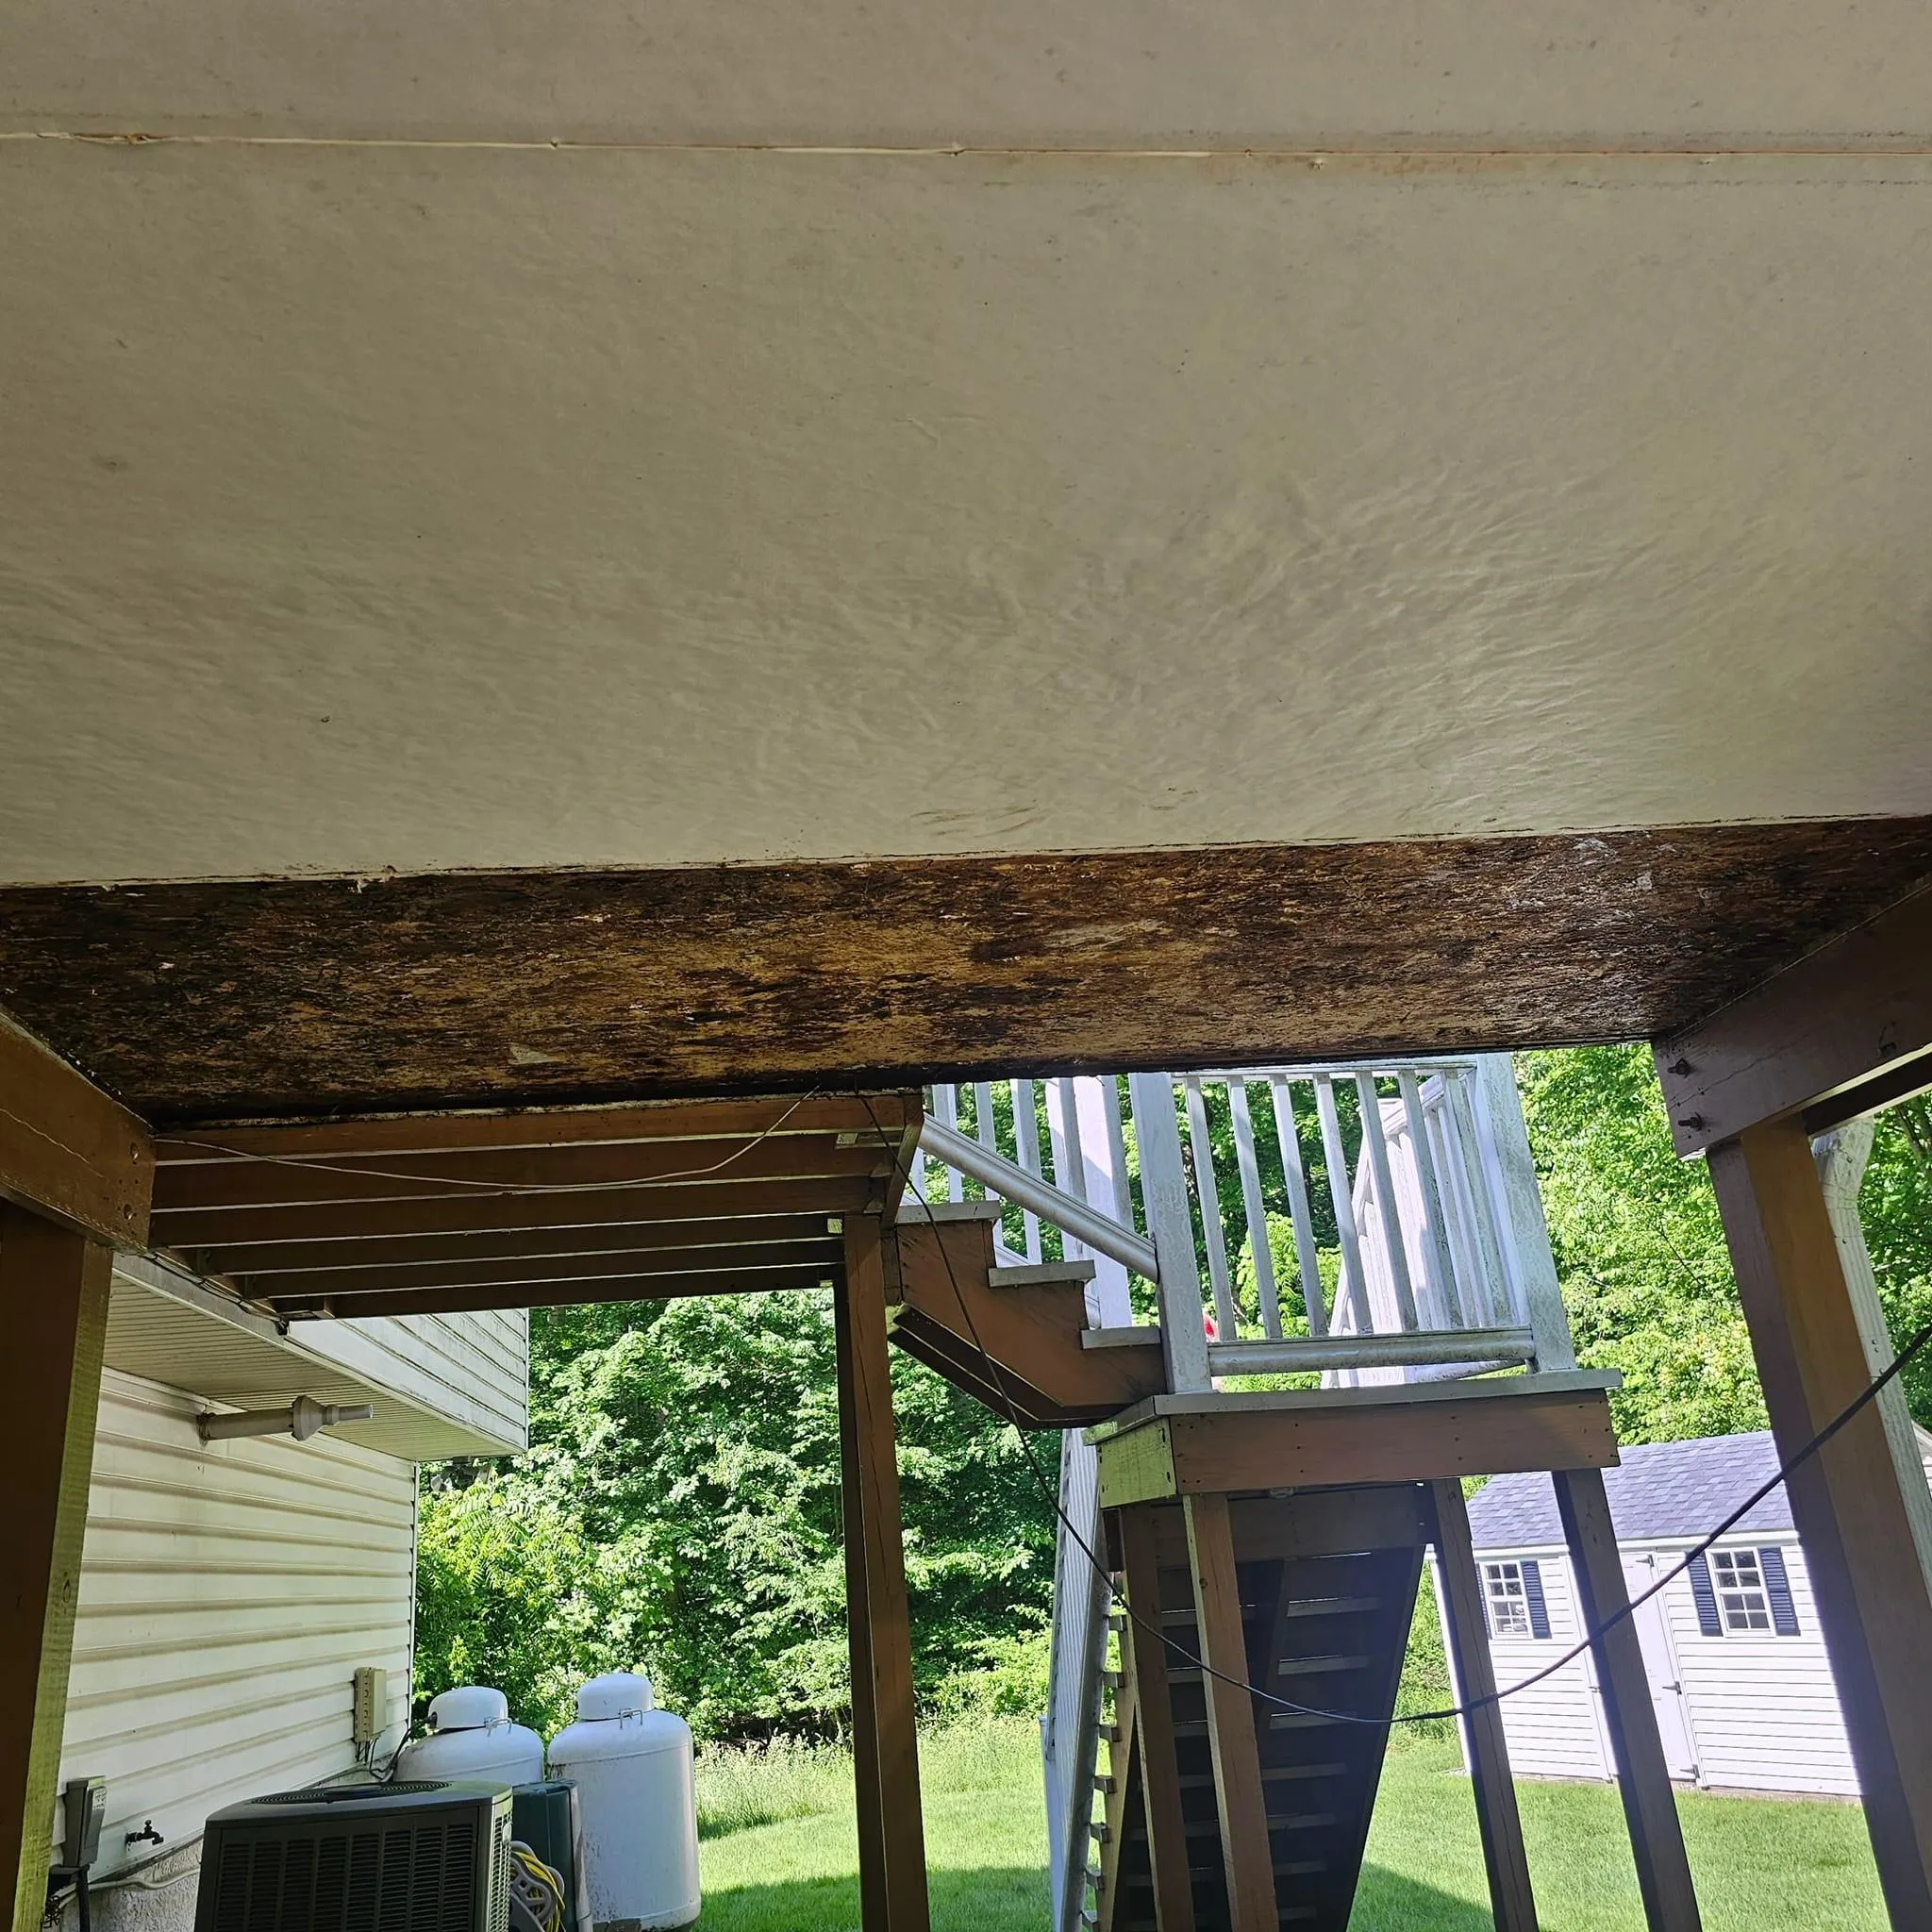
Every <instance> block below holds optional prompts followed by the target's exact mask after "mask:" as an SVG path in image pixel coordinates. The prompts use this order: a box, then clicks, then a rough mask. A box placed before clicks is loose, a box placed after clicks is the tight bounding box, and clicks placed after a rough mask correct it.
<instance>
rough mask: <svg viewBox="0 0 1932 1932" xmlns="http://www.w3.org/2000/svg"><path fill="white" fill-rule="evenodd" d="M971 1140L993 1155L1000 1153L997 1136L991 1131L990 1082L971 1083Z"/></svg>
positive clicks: (977, 1081) (978, 1081) (976, 1081)
mask: <svg viewBox="0 0 1932 1932" xmlns="http://www.w3.org/2000/svg"><path fill="white" fill-rule="evenodd" d="M973 1138H974V1140H975V1141H978V1142H979V1144H980V1145H981V1146H982V1147H985V1148H987V1149H989V1150H990V1151H991V1152H992V1153H994V1154H997V1153H998V1152H999V1151H1000V1141H999V1136H998V1135H997V1134H996V1133H995V1132H994V1131H993V1112H992V1082H991V1080H975V1081H974V1083H973Z"/></svg>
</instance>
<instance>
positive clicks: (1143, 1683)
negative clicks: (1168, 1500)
mask: <svg viewBox="0 0 1932 1932" xmlns="http://www.w3.org/2000/svg"><path fill="white" fill-rule="evenodd" d="M1115 1522H1116V1524H1117V1525H1118V1542H1119V1547H1120V1556H1121V1571H1122V1574H1123V1575H1124V1579H1125V1583H1126V1601H1127V1608H1128V1610H1129V1611H1130V1612H1132V1615H1130V1616H1129V1618H1128V1620H1127V1626H1126V1630H1125V1633H1124V1642H1125V1644H1126V1646H1127V1652H1128V1658H1129V1668H1130V1670H1131V1671H1132V1674H1133V1679H1134V1685H1135V1689H1136V1691H1137V1693H1138V1696H1139V1701H1140V1711H1141V1807H1142V1808H1143V1810H1144V1811H1145V1813H1146V1818H1147V1859H1148V1865H1149V1868H1150V1870H1151V1871H1152V1874H1153V1877H1154V1923H1155V1925H1156V1926H1157V1927H1158V1932H1194V1884H1193V1880H1192V1878H1191V1876H1190V1875H1189V1873H1188V1826H1187V1820H1186V1818H1185V1816H1184V1815H1183V1813H1182V1810H1181V1776H1180V1766H1179V1763H1178V1761H1177V1760H1176V1758H1175V1756H1174V1695H1173V1691H1172V1689H1171V1687H1170V1685H1169V1683H1168V1648H1167V1645H1166V1644H1165V1643H1164V1642H1163V1641H1161V1639H1160V1638H1159V1637H1158V1636H1156V1635H1155V1634H1154V1633H1155V1632H1156V1631H1158V1629H1159V1628H1160V1572H1159V1566H1158V1562H1157V1560H1156V1557H1155V1527H1154V1524H1153V1521H1152V1510H1151V1508H1150V1507H1148V1506H1147V1505H1144V1504H1143V1505H1141V1506H1140V1507H1136V1508H1132V1509H1123V1510H1122V1511H1121V1512H1120V1514H1119V1516H1118V1517H1117V1518H1116V1519H1115ZM1136 1619H1140V1620H1141V1621H1140V1622H1138V1623H1137V1622H1136V1621H1135V1620H1136ZM1143 1624H1145V1625H1147V1626H1151V1627H1145V1628H1143V1627H1142V1625H1143Z"/></svg>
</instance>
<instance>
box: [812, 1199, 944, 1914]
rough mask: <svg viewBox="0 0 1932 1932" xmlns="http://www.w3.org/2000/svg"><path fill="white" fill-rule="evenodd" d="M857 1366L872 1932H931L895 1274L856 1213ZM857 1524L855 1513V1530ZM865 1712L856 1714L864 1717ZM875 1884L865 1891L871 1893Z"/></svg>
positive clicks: (849, 1285) (846, 1306)
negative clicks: (903, 1501) (895, 1358)
mask: <svg viewBox="0 0 1932 1932" xmlns="http://www.w3.org/2000/svg"><path fill="white" fill-rule="evenodd" d="M835 1307H836V1322H837V1324H838V1325H840V1326H841V1327H842V1328H843V1329H844V1331H845V1341H844V1345H845V1348H846V1351H847V1359H848V1360H849V1363H850V1369H849V1382H848V1384H847V1386H846V1389H845V1391H843V1392H845V1393H846V1394H847V1396H848V1409H849V1413H850V1416H851V1424H850V1431H851V1442H852V1458H851V1461H852V1470H853V1474H855V1475H856V1477H857V1483H856V1486H855V1490H854V1491H850V1492H848V1494H852V1495H855V1496H856V1501H857V1505H858V1510H857V1513H858V1528H859V1543H860V1549H861V1553H862V1555H863V1557H864V1565H865V1604H864V1617H865V1640H864V1643H863V1645H862V1646H861V1645H860V1644H858V1643H855V1644H854V1646H853V1653H852V1662H853V1668H854V1672H855V1674H857V1672H858V1670H859V1669H860V1668H861V1666H863V1667H864V1668H865V1669H867V1670H869V1672H870V1674H871V1698H870V1702H871V1715H872V1721H873V1736H872V1738H871V1740H862V1739H861V1740H855V1742H856V1745H857V1749H858V1750H859V1751H863V1752H867V1753H868V1754H869V1755H870V1756H871V1757H872V1758H873V1761H874V1764H875V1766H876V1775H877V1785H876V1791H877V1804H878V1821H879V1832H878V1840H877V1842H878V1846H879V1852H880V1856H881V1857H882V1860H883V1864H884V1872H883V1876H882V1879H881V1881H880V1882H878V1883H877V1884H875V1885H874V1888H872V1890H873V1892H874V1895H876V1896H879V1897H881V1898H882V1900H883V1908H884V1915H883V1918H882V1919H880V1920H879V1921H878V1922H877V1923H876V1924H874V1921H873V1920H870V1919H868V1920H867V1921H866V1924H865V1926H864V1932H928V1927H929V1925H930V1924H931V1907H930V1905H929V1903H928V1897H927V1890H926V1875H925V1825H924V1817H923V1815H922V1812H921V1809H920V1796H919V1735H918V1728H917V1713H916V1709H915V1706H914V1702H913V1689H912V1627H911V1623H910V1609H909V1606H908V1601H907V1595H906V1553H905V1545H904V1538H903V1531H902V1529H901V1525H900V1516H899V1464H898V1450H897V1438H896V1435H895V1433H894V1430H893V1425H892V1367H891V1358H890V1356H889V1354H888V1351H887V1347H886V1298H885V1268H884V1261H883V1255H882V1250H881V1243H880V1228H879V1224H878V1222H877V1220H876V1219H875V1218H874V1217H873V1216H870V1215H860V1216H858V1217H856V1218H855V1219H854V1220H853V1221H852V1223H851V1224H849V1225H848V1226H847V1228H846V1231H845V1279H844V1282H843V1284H842V1286H841V1291H840V1292H839V1295H838V1298H837V1301H836V1304H835ZM850 1528H851V1518H850V1516H849V1515H848V1517H847V1534H848V1536H849V1534H850ZM855 1715H856V1713H855ZM865 1891H866V1888H864V1887H863V1886H861V1895H862V1896H863V1895H864V1894H865Z"/></svg>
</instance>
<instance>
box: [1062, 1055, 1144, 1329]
mask: <svg viewBox="0 0 1932 1932" xmlns="http://www.w3.org/2000/svg"><path fill="white" fill-rule="evenodd" d="M1074 1120H1075V1121H1076V1122H1077V1123H1078V1124H1079V1128H1080V1169H1081V1174H1082V1177H1083V1180H1084V1183H1085V1186H1086V1190H1087V1192H1086V1199H1087V1202H1088V1205H1089V1206H1090V1207H1091V1208H1097V1209H1098V1210H1099V1211H1100V1212H1101V1213H1102V1214H1110V1215H1111V1216H1112V1217H1113V1218H1114V1220H1115V1221H1117V1222H1118V1223H1119V1224H1120V1225H1121V1226H1123V1227H1124V1228H1132V1226H1133V1225H1134V1197H1133V1195H1132V1194H1131V1192H1129V1191H1128V1188H1127V1150H1126V1142H1125V1141H1124V1138H1123V1136H1122V1133H1121V1117H1120V1088H1119V1086H1118V1085H1117V1084H1116V1083H1115V1082H1114V1081H1113V1080H1111V1079H1099V1078H1095V1077H1093V1076H1091V1075H1088V1074H1082V1075H1081V1076H1080V1077H1078V1078H1077V1079H1075V1080H1074ZM1087 1320H1088V1322H1089V1324H1091V1326H1093V1327H1095V1328H1126V1327H1131V1326H1132V1325H1133V1321H1134V1298H1133V1294H1132V1291H1130V1290H1129V1288H1128V1286H1127V1271H1126V1270H1125V1269H1124V1267H1122V1266H1121V1264H1120V1263H1119V1262H1118V1261H1113V1260H1109V1259H1108V1257H1106V1256H1105V1255H1099V1256H1095V1257H1094V1270H1093V1279H1092V1280H1091V1282H1089V1283H1088V1285H1087Z"/></svg>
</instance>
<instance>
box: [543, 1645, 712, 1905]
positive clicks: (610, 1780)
mask: <svg viewBox="0 0 1932 1932" xmlns="http://www.w3.org/2000/svg"><path fill="white" fill-rule="evenodd" d="M550 1775H551V1776H552V1777H567V1778H570V1779H572V1780H573V1781H574V1782H575V1785H576V1788H577V1804H578V1807H580V1809H581V1811H582V1813H583V1822H584V1875H585V1882H584V1889H585V1890H586V1891H588V1892H589V1894H590V1900H591V1923H592V1924H596V1925H600V1926H601V1925H604V1924H607V1923H608V1922H609V1921H611V1920H616V1921H617V1922H618V1923H619V1924H624V1925H625V1926H626V1927H628V1926H631V1925H637V1926H640V1927H647V1926H648V1927H655V1926H660V1925H689V1924H691V1923H692V1922H693V1921H694V1920H695V1919H696V1918H697V1915H698V1907H699V1905H700V1903H701V1900H700V1897H699V1892H698V1807H697V1784H696V1780H695V1777H694V1776H693V1770H692V1764H691V1726H690V1725H689V1724H686V1723H685V1722H684V1720H683V1719H682V1718H680V1717H674V1716H672V1714H671V1713H670V1712H669V1711H668V1710H659V1709H658V1706H657V1700H656V1699H655V1698H654V1697H653V1696H652V1695H651V1680H650V1679H649V1678H648V1677H641V1676H638V1675H636V1674H634V1673H632V1672H629V1671H616V1672H613V1673H612V1674H610V1675H609V1676H608V1677H592V1678H591V1681H590V1682H589V1683H588V1684H586V1685H585V1686H584V1688H583V1689H582V1690H581V1691H578V1692H577V1721H576V1723H575V1724H572V1725H571V1726H570V1727H569V1729H568V1730H562V1731H559V1732H558V1734H557V1736H556V1737H554V1738H553V1739H551V1740H550Z"/></svg>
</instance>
